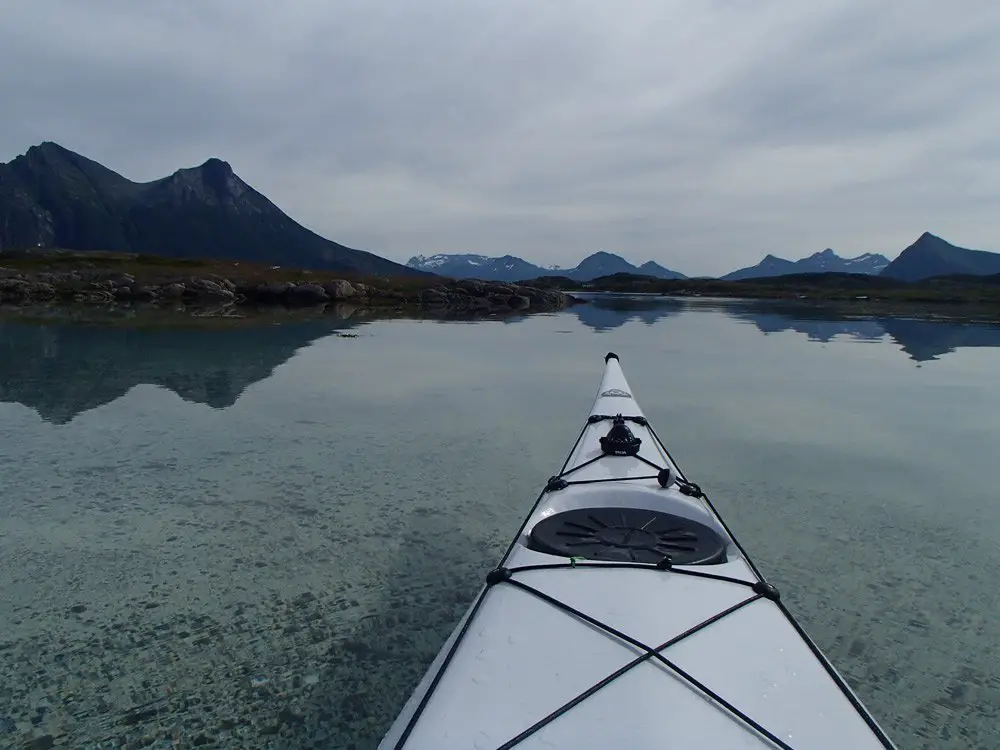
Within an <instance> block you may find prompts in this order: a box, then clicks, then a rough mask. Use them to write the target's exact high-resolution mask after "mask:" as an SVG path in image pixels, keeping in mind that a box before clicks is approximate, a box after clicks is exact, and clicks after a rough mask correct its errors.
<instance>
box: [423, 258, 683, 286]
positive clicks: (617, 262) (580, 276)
mask: <svg viewBox="0 0 1000 750" xmlns="http://www.w3.org/2000/svg"><path fill="white" fill-rule="evenodd" d="M406 265H408V266H409V267H410V268H414V269H417V270H420V271H429V272H431V273H436V274H440V275H441V276H449V277H451V278H456V279H482V280H483V281H525V280H526V279H537V278H538V277H539V276H566V277H568V278H570V279H574V280H576V281H590V280H591V279H596V278H598V277H600V276H609V275H610V274H613V273H637V274H642V275H644V276H655V277H656V278H659V279H685V278H687V277H686V276H685V275H684V274H682V273H678V272H677V271H671V270H670V269H669V268H664V267H663V266H661V265H659V264H657V263H654V262H653V261H647V262H646V263H643V264H642V265H641V266H634V265H632V264H631V263H629V262H628V261H627V260H625V259H624V258H622V257H621V256H620V255H615V254H614V253H608V252H604V251H600V252H596V253H594V254H593V255H588V256H587V257H586V258H584V259H583V260H582V261H580V263H579V264H578V265H577V266H575V267H573V268H559V267H558V266H550V267H548V268H546V267H543V266H537V265H535V264H534V263H529V262H528V261H526V260H524V259H523V258H518V257H516V256H514V255H502V256H500V257H499V258H492V257H489V256H486V255H470V254H457V255H448V254H440V255H432V256H430V257H425V256H423V255H415V256H413V257H412V258H410V259H409V260H408V261H407V263H406Z"/></svg>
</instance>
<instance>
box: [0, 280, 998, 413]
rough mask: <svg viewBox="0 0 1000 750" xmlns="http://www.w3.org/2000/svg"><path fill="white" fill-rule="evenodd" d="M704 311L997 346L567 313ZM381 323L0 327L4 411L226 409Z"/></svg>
mask: <svg viewBox="0 0 1000 750" xmlns="http://www.w3.org/2000/svg"><path fill="white" fill-rule="evenodd" d="M699 310H710V311H714V312H722V313H724V314H725V315H727V316H729V317H731V318H733V319H735V320H738V321H740V322H743V323H748V324H751V325H753V326H754V327H755V328H756V329H757V330H759V331H760V332H761V333H763V334H772V333H780V332H784V331H795V332H797V333H801V334H804V335H805V336H806V337H807V338H808V339H809V340H810V341H817V342H829V341H831V340H833V339H834V338H835V337H838V336H847V337H849V338H852V339H854V340H859V341H880V340H882V339H884V338H885V337H887V336H888V337H889V338H890V339H891V340H892V341H894V342H895V343H896V344H897V345H898V346H899V348H900V349H901V350H902V351H903V352H904V353H905V354H907V355H908V356H909V357H910V359H912V360H914V361H916V362H925V361H929V360H935V359H937V358H938V357H940V356H941V355H943V354H947V353H949V352H953V351H955V350H956V349H960V348H964V347H1000V325H995V324H987V323H972V322H960V321H940V320H929V319H919V318H912V317H910V318H908V317H898V316H892V315H873V316H858V315H856V314H851V313H850V312H848V311H844V310H837V309H834V308H831V307H819V306H815V305H813V306H810V305H805V304H802V303H796V302H785V301H766V300H765V301H747V300H706V299H681V298H674V297H659V296H655V295H603V294H594V295H590V296H589V297H588V298H587V302H586V304H581V305H575V306H574V307H572V308H570V310H568V311H566V312H564V313H560V315H566V316H575V317H576V318H578V319H579V321H580V323H582V324H583V325H584V326H587V327H588V328H591V329H593V330H595V331H598V332H608V331H613V330H615V329H617V328H620V327H621V326H623V325H625V324H626V323H628V322H630V321H637V322H641V323H644V324H646V325H653V324H656V323H660V322H663V321H665V320H667V319H669V318H672V317H676V316H678V315H681V314H683V313H690V312H695V311H699ZM377 318H378V316H377V315H370V314H359V312H358V311H357V310H355V309H344V310H340V311H337V312H334V313H327V314H324V315H322V316H316V317H312V318H306V319H301V320H299V319H293V320H283V321H281V322H280V323H279V322H277V321H270V320H256V321H243V323H242V324H237V325H225V326H220V325H213V326H210V327H209V326H196V327H192V326H186V327H182V328H179V327H169V326H155V327H149V326H136V325H133V324H127V325H121V324H118V325H112V326H108V325H91V324H88V323H83V322H73V321H66V320H58V319H57V320H50V321H42V322H24V321H11V320H6V321H5V320H2V319H0V402H16V403H20V404H23V405H24V406H27V407H30V408H32V409H34V410H36V411H37V412H38V414H39V415H40V416H41V417H42V418H43V419H44V420H46V421H48V422H52V423H54V424H64V423H66V422H68V421H70V420H72V419H73V418H74V417H75V416H76V415H78V414H80V413H82V412H86V411H89V410H91V409H94V408H96V407H98V406H101V405H104V404H107V403H110V402H112V401H114V400H115V399H117V398H119V397H121V396H122V395H124V394H125V393H127V392H128V391H129V390H131V389H132V388H133V387H135V386H137V385H140V384H150V385H157V386H161V387H163V388H167V389H169V390H171V391H173V392H174V393H176V394H177V395H178V396H180V397H181V398H183V399H185V400H187V401H191V402H195V403H201V404H206V405H208V406H211V407H213V408H216V409H223V408H226V407H229V406H232V405H233V404H234V403H235V402H236V400H237V399H238V398H239V397H240V395H241V394H242V393H243V392H244V391H245V390H246V389H247V388H248V387H249V386H250V385H252V384H253V383H256V382H258V381H260V380H263V379H265V378H267V377H269V376H270V375H271V374H272V373H273V372H274V370H275V368H277V367H278V366H280V365H282V364H283V363H285V362H286V361H288V359H290V358H291V357H292V355H294V354H295V352H296V351H298V350H299V349H301V348H303V347H305V346H307V345H308V344H310V343H311V342H313V341H315V340H317V339H320V338H323V337H324V336H328V335H330V334H331V333H334V332H336V331H342V330H345V329H349V328H352V327H354V326H357V325H359V324H360V323H364V322H369V321H372V320H375V319H377ZM524 319H525V316H513V317H509V318H506V319H504V320H503V322H504V323H507V324H515V323H518V322H520V321H522V320H524ZM442 322H455V323H458V322H462V320H461V319H460V318H457V319H455V320H448V321H445V320H442ZM468 322H473V323H474V322H476V321H468ZM119 323H120V321H119Z"/></svg>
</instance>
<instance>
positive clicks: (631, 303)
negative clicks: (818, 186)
mask: <svg viewBox="0 0 1000 750" xmlns="http://www.w3.org/2000/svg"><path fill="white" fill-rule="evenodd" d="M586 299H587V300H588V302H587V304H585V305H577V306H575V307H573V308H572V310H573V312H574V313H575V314H576V315H577V317H579V319H580V322H581V323H583V324H584V325H586V326H588V327H590V328H593V329H594V330H597V331H609V330H612V329H614V328H617V327H619V326H622V325H625V323H627V322H628V321H630V320H635V319H639V320H642V321H643V322H645V323H653V322H655V321H657V320H661V319H663V318H667V317H670V316H673V315H677V314H679V313H681V312H685V311H696V310H705V309H711V310H714V311H719V312H723V313H725V314H726V315H729V316H730V317H732V318H735V319H737V320H740V321H743V322H746V323H751V324H753V325H754V326H755V327H756V328H757V330H759V331H760V332H761V333H764V334H768V333H780V332H783V331H796V332H797V333H802V334H804V335H805V336H806V337H807V338H808V339H809V340H810V341H818V342H829V341H831V340H832V339H833V338H834V337H835V336H849V337H851V338H854V339H857V340H860V341H879V340H881V339H883V338H885V337H886V336H889V337H890V338H891V339H892V340H893V341H894V342H895V343H896V344H898V345H899V348H900V349H901V350H902V351H903V352H905V353H906V354H908V355H909V357H910V359H912V360H914V361H916V362H926V361H929V360H934V359H937V358H938V357H940V356H941V355H942V354H948V353H949V352H953V351H955V350H956V349H961V348H965V347H1000V325H997V324H990V323H972V322H961V321H953V320H949V321H941V320H929V319H920V318H907V317H900V316H895V315H864V316H861V315H856V314H852V313H850V312H848V311H840V310H837V309H836V308H833V307H829V306H826V307H821V306H816V305H808V304H803V303H801V302H786V301H783V300H782V301H772V300H707V299H689V298H678V297H657V296H653V295H649V296H639V295H632V296H628V295H621V296H616V295H596V294H595V295H592V296H588V297H586Z"/></svg>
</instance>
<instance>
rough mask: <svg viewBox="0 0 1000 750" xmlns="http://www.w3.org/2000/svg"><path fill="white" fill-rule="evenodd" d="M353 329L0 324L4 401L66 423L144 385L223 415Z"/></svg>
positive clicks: (335, 320) (336, 324) (318, 324)
mask: <svg viewBox="0 0 1000 750" xmlns="http://www.w3.org/2000/svg"><path fill="white" fill-rule="evenodd" d="M355 325H357V321H355V320H353V319H352V318H351V317H349V316H348V315H346V314H344V315H325V316H322V317H318V318H314V319H307V320H300V321H291V322H284V323H281V324H280V325H274V324H270V325H269V324H268V323H267V322H259V323H258V324H253V325H244V326H242V327H233V326H232V325H229V326H225V327H212V328H210V327H194V328H192V327H188V328H148V327H132V326H127V327H126V326H117V325H116V326H108V325H89V324H83V323H72V322H44V323H28V322H10V321H3V320H0V402H4V401H8V402H18V403H21V404H23V405H24V406H28V407H30V408H32V409H34V410H35V411H37V412H38V414H39V415H40V416H41V417H42V419H44V420H46V421H48V422H52V423H54V424H64V423H66V422H69V421H70V420H71V419H73V418H74V417H75V416H76V415H78V414H80V413H82V412H85V411H89V410H90V409H94V408H96V407H98V406H102V405H104V404H108V403H111V402H112V401H114V400H115V399H117V398H120V397H121V396H123V395H124V394H125V393H127V392H128V391H129V390H131V389H132V388H134V387H135V386H137V385H140V384H149V385H158V386H161V387H163V388H168V389H170V390H171V391H173V392H174V393H176V394H177V395H178V396H180V397H181V398H183V399H185V400H187V401H192V402H195V403H201V404H207V405H208V406H212V407H214V408H216V409H222V408H225V407H227V406H232V405H233V404H234V403H235V402H236V399H238V398H239V396H240V394H241V393H243V391H244V390H246V388H247V387H249V386H250V385H252V384H253V383H256V382H257V381H259V380H263V379H264V378H267V377H269V376H270V375H271V373H272V372H274V369H275V368H276V367H278V366H279V365H281V364H283V363H284V362H286V361H287V360H288V359H289V358H290V357H291V356H292V355H293V354H294V353H295V352H296V350H298V349H299V348H301V347H303V346H305V345H307V344H308V343H309V342H310V341H313V340H315V339H318V338H320V337H322V336H326V335H329V334H330V333H333V332H334V331H337V330H342V329H347V328H350V327H353V326H355Z"/></svg>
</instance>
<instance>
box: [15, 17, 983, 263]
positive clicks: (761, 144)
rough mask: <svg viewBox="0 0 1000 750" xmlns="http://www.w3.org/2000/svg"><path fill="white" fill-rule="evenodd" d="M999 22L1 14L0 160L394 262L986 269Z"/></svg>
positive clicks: (970, 19) (974, 19)
mask: <svg viewBox="0 0 1000 750" xmlns="http://www.w3.org/2000/svg"><path fill="white" fill-rule="evenodd" d="M998 38H1000V5H997V4H996V3H992V2H986V1H984V2H973V1H972V0H970V2H967V3H963V4H962V5H961V12H959V9H958V6H948V5H942V4H940V3H931V2H924V1H923V0H919V1H918V0H914V1H913V2H910V3H907V4H905V5H903V4H892V5H889V4H875V3H869V2H863V1H862V0H855V1H853V2H844V0H837V1H833V0H813V1H812V2H810V3H797V4H792V3H782V4H777V3H775V4H764V3H752V2H749V0H714V1H713V2H708V1H706V2H699V3H681V2H676V3H675V2H665V0H631V1H626V0H623V1H622V2H618V3H605V2H599V1H598V0H589V1H584V0H565V1H564V2H560V3H538V2H535V1H529V0H504V1H503V2H486V1H480V0H427V1H426V2H422V3H409V2H407V3H403V2H399V1H398V0H397V1H396V2H388V1H386V0H342V1H341V2H337V3H329V2H320V1H319V0H302V1H300V2H297V3H283V2H277V1H276V0H258V1H257V2H254V3H245V2H238V1H237V0H204V1H203V2H199V3H176V2H170V1H168V0H147V1H146V2H143V3H135V2H132V1H131V0H94V2H88V3H78V2H74V1H73V0H61V1H60V0H12V2H10V3H6V4H5V6H4V13H3V19H2V22H0V101H2V102H4V115H3V117H2V118H0V160H8V159H10V158H13V157H14V156H15V155H17V154H18V153H23V152H24V151H25V150H26V149H27V148H28V147H29V146H30V145H33V144H36V143H39V142H41V141H43V140H54V141H57V142H59V143H61V144H62V145H64V146H66V147H67V148H70V149H73V150H75V151H79V152H80V153H83V154H85V155H87V156H90V157H91V158H94V159H97V160H98V161H100V162H102V163H104V164H106V165H107V166H109V167H111V168H112V169H115V170H116V171H118V172H121V173H122V174H124V175H125V176H127V177H130V178H132V179H137V180H146V179H153V178H156V177H160V176H163V175H165V174H168V173H170V172H172V171H173V170H174V169H176V168H178V167H182V166H192V165H194V164H198V163H200V162H202V161H204V160H205V159H206V158H208V157H209V156H218V157H221V158H224V159H226V160H227V161H229V162H230V163H231V164H232V165H233V167H234V169H236V171H237V172H238V173H239V174H240V176H242V177H243V178H244V179H245V180H247V181H248V182H250V183H251V184H252V185H254V186H255V187H256V188H258V189H259V190H260V191H262V192H263V193H265V194H266V195H268V197H270V198H271V199H272V200H274V201H275V202H276V203H277V204H278V205H279V206H281V207H282V208H283V209H284V210H285V211H286V212H287V213H289V214H290V215H291V216H292V217H293V218H295V219H297V220H299V221H301V222H302V223H304V224H306V225H307V226H309V227H310V228H312V229H314V230H316V231H318V232H320V233H321V234H324V235H325V236H328V237H330V238H331V239H335V240H337V241H339V242H343V243H345V244H348V245H352V246H355V247H362V248H364V249H368V250H371V251H373V252H376V253H379V254H380V255H384V256H385V257H390V258H393V259H396V260H405V259H406V258H408V257H409V256H410V255H413V254H416V253H432V252H483V253H487V254H503V253H506V252H511V253H514V254H517V255H521V256H523V257H525V258H527V259H529V260H532V261H535V262H539V263H543V264H550V263H552V264H564V265H570V264H573V263H575V262H576V261H578V260H579V259H580V258H581V257H582V256H583V255H585V254H587V253H589V252H593V251H595V250H598V249H605V250H610V251H613V252H617V253H619V254H621V255H624V256H625V257H626V258H628V259H630V260H632V261H633V262H636V263H639V262H642V261H645V260H648V259H653V260H656V261H658V262H660V263H662V264H664V265H667V266H669V267H671V268H676V269H677V270H680V271H683V272H685V273H689V274H701V273H705V274H716V273H724V272H726V271H728V270H732V269H733V268H735V267H737V266H741V265H748V264H752V263H754V262H756V261H757V260H758V259H759V258H760V256H761V255H763V254H764V253H767V252H771V253H775V254H777V255H784V256H787V257H791V258H797V257H801V256H803V255H806V254H809V253H812V252H815V251H817V250H821V249H823V248H824V247H827V246H830V247H833V248H834V249H836V250H837V251H838V252H840V253H841V254H845V255H854V254H859V253H862V252H868V251H873V252H883V253H885V254H888V255H890V256H891V255H894V254H895V253H896V252H898V251H899V250H900V249H902V248H903V247H904V246H905V245H907V244H908V243H909V242H911V241H912V240H913V239H915V238H916V237H917V235H919V234H920V233H921V232H922V231H924V230H930V231H933V232H935V233H937V234H941V235H943V236H944V237H946V238H947V239H949V240H951V241H953V242H956V243H958V244H964V245H966V246H971V247H981V248H984V249H991V250H1000V238H998V228H1000V220H998V218H997V217H998V216H1000V213H998V212H997V210H996V196H997V195H998V194H1000V135H998V134H1000V96H997V92H998V91H1000V45H997V44H996V39H998Z"/></svg>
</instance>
